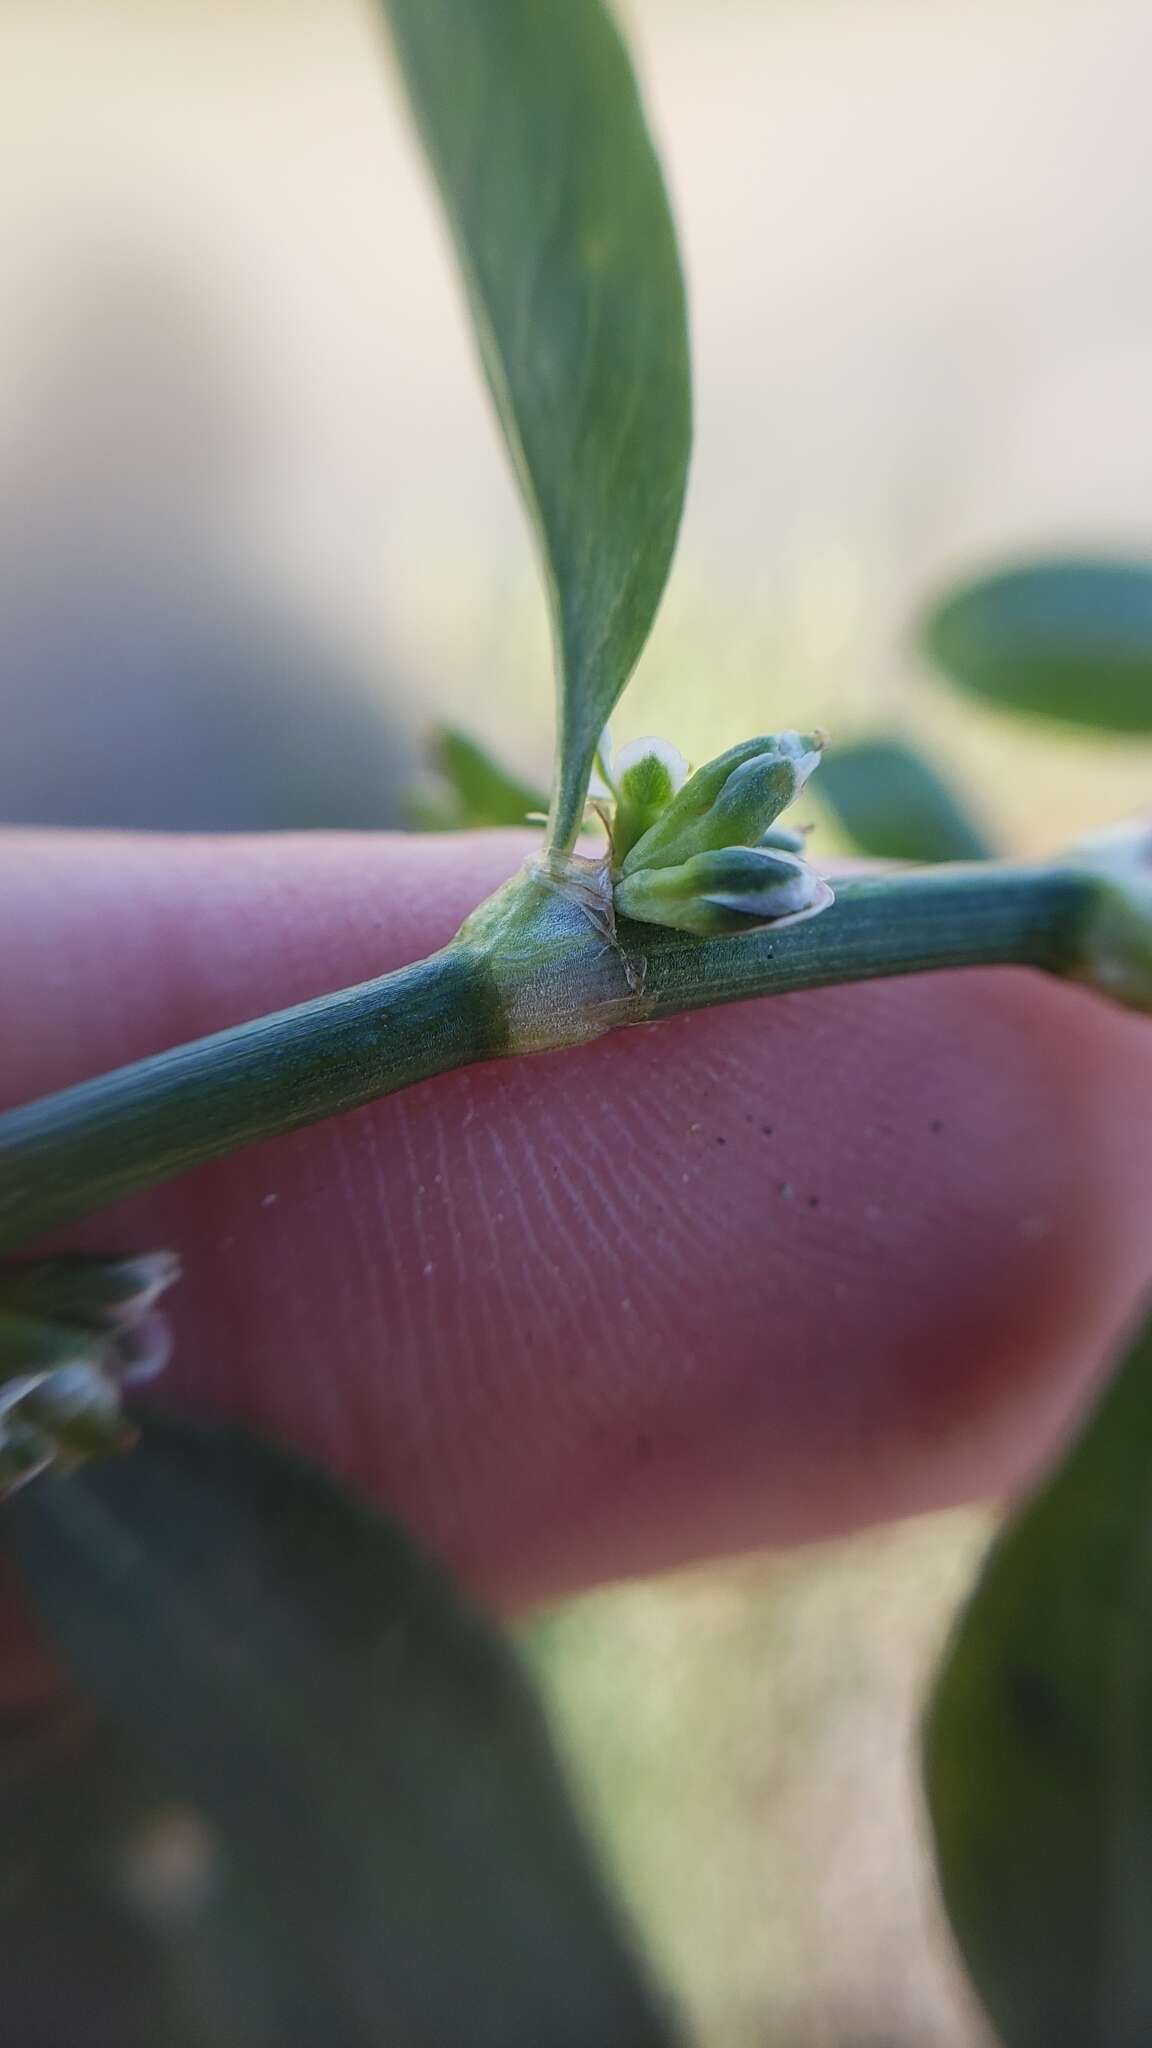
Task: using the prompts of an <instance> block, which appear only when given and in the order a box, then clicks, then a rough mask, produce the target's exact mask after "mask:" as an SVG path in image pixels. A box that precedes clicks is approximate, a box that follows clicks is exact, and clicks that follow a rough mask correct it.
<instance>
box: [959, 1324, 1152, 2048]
mask: <svg viewBox="0 0 1152 2048" xmlns="http://www.w3.org/2000/svg"><path fill="white" fill-rule="evenodd" d="M926 1771H927V1786H928V1799H929V1806H930V1809H931V1815H932V1822H933V1826H934V1829H935V1835H936V1850H937V1857H938V1861H939V1867H940V1876H941V1882H942V1884H943V1889H944V1897H945V1901H946V1903H947V1906H948V1910H949V1913H950V1914H951V1917H952V1924H953V1927H954V1929H955V1931H956V1935H957V1938H958V1940H959V1942H960V1946H961V1948H962V1950H963V1952H964V1955H965V1958H966V1960H967V1962H968V1966H969V1968H970V1970H971V1972H972V1976H973V1978H974V1979H975V1982H976V1985H977V1987H978V1989H979V1991H980V1993H981V1996H982V1997H983V1999H984V2002H985V2004H986V2006H987V2008H988V2011H989V2012H990V2014H991V2016H992V2019H993V2021H994V2023H995V2026H996V2028H997V2032H998V2036H999V2038H1000V2040H1001V2041H1002V2042H1003V2043H1004V2048H1144V2044H1146V2043H1147V2042H1149V2041H1152V1322H1150V1323H1149V1324H1148V1325H1147V1326H1146V1328H1145V1329H1144V1331H1143V1333H1142V1335H1141V1336H1140V1338H1139V1340H1138V1341H1137V1343H1136V1345H1135V1346H1134V1348H1133V1350H1132V1351H1131V1353H1130V1354H1129V1356H1128V1358H1127V1360H1126V1362H1125V1364H1124V1365H1123V1367H1122V1368H1121V1370H1120V1372H1119V1374H1118V1375H1117V1377H1116V1379H1115V1380H1114V1381H1113V1383H1112V1385H1111V1386H1110V1387H1109V1388H1108V1390H1107V1392H1106V1393H1105V1395H1104V1397H1103V1399H1102V1401H1101V1403H1100V1405H1099V1407H1098V1409H1097V1411H1096V1413H1095V1415H1094V1416H1093V1417H1092V1419H1091V1421H1090V1422H1089V1424H1088V1427H1087V1429H1086V1430H1085V1432H1084V1434H1083V1435H1082V1437H1081V1438H1080V1440H1079V1442H1078V1443H1077V1444H1076V1445H1075V1447H1074V1448H1073V1450H1072V1451H1071V1453H1070V1454H1069V1456H1068V1457H1067V1459H1066V1461H1065V1463H1064V1464H1063V1466H1062V1467H1061V1468H1060V1469H1059V1471H1058V1472H1057V1473H1056V1475H1055V1477H1054V1478H1053V1479H1051V1480H1049V1482H1048V1483H1047V1485H1045V1486H1043V1487H1042V1488H1041V1490H1040V1491H1039V1492H1038V1493H1037V1494H1036V1495H1035V1496H1034V1497H1033V1498H1032V1499H1031V1500H1030V1501H1028V1502H1026V1503H1025V1505H1024V1506H1023V1507H1022V1508H1021V1509H1019V1510H1018V1511H1017V1512H1016V1513H1015V1514H1014V1515H1013V1516H1012V1517H1011V1519H1010V1520H1009V1522H1008V1524H1007V1526H1006V1528H1005V1529H1004V1531H1003V1533H1002V1534H1001V1535H1000V1537H999V1538H998V1540H997V1541H996V1542H995V1543H994V1544H993V1547H992V1550H991V1552H990V1554H989V1557H988V1560H987V1563H986V1564H985V1566H984V1569H983V1572H982V1574H981V1576H980V1579H979V1581H978V1583H977V1587H976V1591H975V1593H974V1595H973V1597H972V1599H971V1602H970V1604H969V1606H968V1608H967V1610H966V1611H965V1613H964V1614H963V1616H962V1618H961V1621H960V1623H959V1626H958V1628H957V1631H956V1634H955V1636H954V1638H953V1641H952V1643H951V1645H950V1647H949V1650H948V1652H947V1655H946V1658H945V1660H944V1664H943V1668H942V1671H941V1673H940V1676H939V1678H938V1680H937V1683H936V1688H935V1693H934V1696H933V1698H932V1701H931V1704H930V1707H929V1710H928V1716H927V1725H926Z"/></svg>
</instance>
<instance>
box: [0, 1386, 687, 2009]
mask: <svg viewBox="0 0 1152 2048" xmlns="http://www.w3.org/2000/svg"><path fill="white" fill-rule="evenodd" d="M5 1534H6V1539H7V1543H8V1545H9V1547H10V1550H11V1553H12V1555H13V1556H14V1557H15V1559H16V1561H17V1563H18V1565H19V1567H20V1570H21V1574H22V1577H23V1579H24V1581H25V1582H26V1583H27V1585H28V1587H29V1589H30V1591H31V1594H32V1596H33V1599H34V1603H35V1609H36V1612H37V1614H38V1616H39V1617H40V1619H41V1621H42V1623H43V1624H44V1626H45V1628H46V1630H47V1632H48V1634H49V1637H50V1639H51V1640H52V1641H53V1642H54V1643H55V1644H57V1645H58V1646H59V1648H60V1650H61V1651H62V1653H63V1657H64V1661H65V1665H66V1668H67V1669H68V1670H69V1672H70V1673H71V1674H73V1675H74V1676H75V1678H76V1679H77V1681H78V1682H79V1683H80V1684H81V1685H82V1687H83V1689H84V1691H85V1694H86V1695H87V1696H88V1697H90V1698H91V1699H92V1701H93V1702H94V1703H95V1705H96V1706H97V1708H98V1709H99V1711H100V1712H101V1713H102V1714H103V1715H105V1716H106V1717H107V1720H108V1723H109V1724H110V1726H111V1727H112V1728H114V1729H115V1730H116V1731H117V1737H118V1739H120V1738H123V1739H125V1740H127V1741H128V1742H130V1743H131V1744H132V1746H133V1748H134V1749H135V1750H136V1751H138V1752H139V1755H140V1758H141V1760H142V1770H143V1773H144V1777H145V1780H146V1782H147V1781H151V1782H153V1783H157V1782H158V1783H160V1784H162V1785H163V1786H165V1787H166V1789H167V1797H168V1801H169V1803H170V1804H172V1805H174V1806H175V1807H176V1808H177V1809H178V1810H179V1811H180V1812H182V1813H184V1814H185V1815H186V1816H188V1817H189V1818H190V1820H191V1822H192V1825H193V1826H194V1828H195V1829H197V1830H198V1831H199V1837H200V1840H201V1847H202V1856H201V1861H202V1863H203V1864H204V1870H203V1877H202V1881H201V1882H199V1883H198V1884H197V1885H196V1886H195V1888H194V1890H195V1896H194V1898H193V1900H192V1902H191V1905H190V1907H189V1911H188V1914H187V1916H186V1919H187V1922H188V1924H187V1926H186V1929H185V1939H186V1941H188V1942H191V1944H192V1945H193V1946H192V1955H191V1960H192V1962H193V1964H194V1965H195V1967H194V1968H193V1969H191V1970H190V1971H189V1972H188V1981H189V1985H190V1987H191V1989H192V1990H193V1992H194V1994H195V1996H196V1998H197V1999H198V2000H199V2001H201V2015H200V2017H201V2023H202V2033H201V2034H200V2035H199V2036H198V2037H197V2038H198V2039H199V2040H202V2041H203V2042H204V2043H206V2044H211V2048H217V2044H220V2048H225V2044H227V2048H232V2044H233V2043H236V2044H239V2043H240V2042H243V2043H244V2044H245V2048H295V2044H299V2048H317V2044H318V2043H321V2042H323V2043H324V2044H325V2048H360V2044H364V2048H369V2044H372V2048H376V2044H378V2043H379V2042H380V2041H381V2039H387V2040H396V2041H399V2040H403V2041H404V2042H405V2043H406V2044H411V2048H418V2044H427V2048H453V2044H459V2048H479V2044H482V2043H489V2042H490V2043H492V2044H493V2048H495V2044H497V2043H498V2044H499V2048H515V2044H518V2043H519V2044H523V2048H539V2044H540V2043H541V2042H543V2041H547V2042H548V2043H549V2044H554V2048H562V2044H564V2043H570V2044H571V2048H587V2044H588V2043H589V2042H593V2041H595V2042H596V2043H598V2044H604V2048H609V2044H612V2043H618V2044H619V2048H642V2044H645V2043H650V2044H652V2048H658V2044H663V2043H667V2042H668V2041H669V2040H670V2039H671V2034H670V2031H669V2028H668V2026H667V2024H666V2022H665V2021H664V2019H663V2018H661V2017H660V2016H659V2015H658V2013H657V2011H656V2009H655V2007H654V2005H653V2003H652V2001H651V1999H650V1996H649V1993H648V1991H647V1989H646V1987H645V1986H644V1984H643V1982H642V1979H641V1977H640V1974H639V1972H638V1970H637V1967H636V1965H635V1964H634V1962H633V1960H632V1957H631V1955H630V1953H629V1949H628V1945H627V1943H626V1941H625V1939H624V1938H623V1936H622V1935H621V1933H620V1932H619V1930H618V1927H617V1924H616V1919H615V1915H614V1912H613V1909H612V1906H611V1904H610V1902H609V1901H608V1899H607V1898H606V1896H605V1894H604V1893H603V1891H602V1888H601V1883H600V1879H599V1876H598V1874H597V1872H596V1868H595V1865H594V1862H593V1859H592V1856H591V1854H590V1851H589V1849H588V1847H587V1845H586V1843H585V1840H584V1837H583V1834H582V1831H581V1829H580V1827H579V1825H578V1823H577V1822H576V1820H575V1818H574V1816H573V1812H572V1809H571V1806H570V1803H569V1797H568V1792H567V1788H566V1786H565V1783H564V1780H563V1777H562V1774H561V1772H560V1769H559V1767H558V1765H557V1763H556V1760H555V1756H554V1752H553V1749H552V1745H551V1742H550V1739H549V1735H548V1730H547V1727H546V1724H545V1721H544V1718H543V1715H542V1713H541V1710H540V1708H539V1705H538V1703H537V1699H536V1696H535V1694H534V1692H533V1690H532V1688H531V1686H530V1684H529V1682H528V1681H527V1679H526V1677H525V1675H524V1673H523V1671H522V1670H521V1668H520V1666H519V1664H518V1662H517V1660H516V1658H515V1655H514V1653H513V1652H512V1651H511V1650H510V1649H509V1648H508V1646H507V1645H506V1644H505V1643H504V1642H503V1641H502V1640H501V1639H500V1638H499V1637H498V1636H497V1635H496V1634H495V1632H494V1631H493V1630H492V1629H491V1627H490V1626H489V1625H488V1624H487V1623H486V1622H484V1621H482V1620H481V1618H480V1616H479V1615H478V1614H477V1613H476V1612H474V1611H473V1610H472V1609H471V1608H470V1607H469V1606H468V1604H467V1603H466V1602H465V1601H464V1600H463V1599H462V1598H461V1596H459V1595H458V1594H457V1592H456V1591H455V1589H454V1588H453V1587H452V1585H451V1584H450V1582H449V1581H448V1579H447V1578H446V1577H445V1575H444V1574H443V1573H442V1572H441V1571H440V1570H439V1569H437V1568H436V1567H435V1566H434V1565H433V1564H432V1563H431V1562H430V1561H429V1560H428V1559H427V1558H426V1557H425V1556H424V1555H423V1554H422V1553H421V1552H420V1551H419V1550H418V1549H417V1547H416V1546H415V1545H414V1544H413V1543H412V1542H411V1541H410V1540H409V1539H408V1538H407V1537H406V1536H404V1535H403V1534H402V1533H401V1532H400V1530H399V1529H397V1528H396V1527H395V1526H394V1525H392V1524H390V1523H388V1522H386V1521H385V1520H383V1519H382V1518H381V1517H380V1516H378V1515H374V1514H372V1513H370V1512H369V1511H368V1510H367V1509H366V1508H364V1507H362V1506H360V1505H358V1504H357V1503H355V1502H353V1501H352V1500H351V1499H350V1498H349V1497H348V1496H347V1495H346V1494H345V1493H344V1492H343V1491H342V1490H341V1489H340V1488H339V1487H338V1486H337V1485H336V1484H335V1483H334V1482H333V1481H331V1480H329V1479H327V1478H324V1477H322V1476H321V1475H320V1474H318V1473H316V1472H315V1471H313V1470H312V1469H311V1468H309V1467H307V1466H305V1465H304V1464H302V1463H301V1462H300V1461H299V1460H297V1459H295V1458H293V1457H290V1456H288V1455H287V1454H286V1453H284V1452H280V1451H275V1450H273V1449H272V1448H271V1447H270V1446H268V1445H266V1444H262V1443H260V1442H259V1441H257V1440H255V1439H253V1438H251V1437H249V1436H247V1435H245V1434H243V1433H242V1432H238V1431H230V1430H226V1429H206V1428H202V1427H196V1426H194V1425H192V1424H184V1423H177V1422H173V1421H165V1420H161V1419H159V1418H156V1417H151V1418H148V1419H146V1420H145V1421H144V1422H143V1423H142V1425H141V1445H140V1448H139V1450H137V1451H136V1452H135V1453H134V1454H133V1455H132V1456H130V1457H128V1458H122V1459H117V1460H112V1461H110V1462H108V1463H106V1464H101V1465H95V1466H92V1467H88V1468H86V1469H85V1470H84V1471H82V1472H81V1473H79V1474H76V1475H74V1476H73V1477H71V1478H69V1479H59V1478H47V1479H44V1480H42V1481H41V1482H40V1483H39V1484H38V1485H36V1486H33V1487H30V1488H29V1489H27V1490H26V1491H25V1492H24V1493H22V1494H19V1495H17V1496H16V1497H15V1498H14V1499H13V1500H12V1501H11V1502H10V1503H9V1504H8V1506H7V1508H6V1510H5ZM92 1846H93V1848H95V1847H96V1845H92ZM74 1848H75V1842H74V1839H73V1838H71V1837H70V1836H69V1833H68V1830H67V1829H65V1830H64V1831H63V1833H62V1835H61V1838H60V1852H61V1854H62V1856H63V1857H65V1858H71V1856H72V1854H73V1851H74ZM97 1853H99V1852H98V1850H97ZM62 1881H63V1882H65V1883H66V1879H63V1880H62ZM68 1931H69V1930H68V1924H67V1921H66V1920H65V1922H64V1924H63V1925H61V1926H59V1927H57V1928H56V1929H55V1930H54V1933H53V1932H52V1931H49V1933H48V1934H47V1936H46V1938H45V1942H44V1946H45V1948H49V1947H51V1948H53V1949H54V1952H55V1957H56V1967H57V1969H59V1970H64V1971H67V1970H75V1969H77V1968H78V1967H80V1966H81V1964H82V1962H83V1956H82V1955H80V1956H76V1955H73V1956H69V1955H68V1954H67V1952H66V1941H67V1935H68ZM79 2038H80V2039H81V2040H83V2041H85V2043H87V2042H89V2041H91V2040H92V2039H93V2036H92V2035H91V2034H87V2035H86V2034H85V2033H84V2032H83V2030H82V2031H81V2034H80V2036H79Z"/></svg>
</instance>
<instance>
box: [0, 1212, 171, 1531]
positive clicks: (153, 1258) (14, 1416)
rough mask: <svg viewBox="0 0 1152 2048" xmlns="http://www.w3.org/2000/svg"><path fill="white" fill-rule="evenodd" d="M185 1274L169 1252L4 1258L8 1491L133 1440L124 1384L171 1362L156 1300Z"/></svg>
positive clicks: (2, 1446) (2, 1455)
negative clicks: (51, 1468) (54, 1468)
mask: <svg viewBox="0 0 1152 2048" xmlns="http://www.w3.org/2000/svg"><path fill="white" fill-rule="evenodd" d="M178 1273H179V1266H178V1263H177V1261H176V1259H175V1258H174V1257H173V1256H172V1254H171V1253H170V1252H154V1253H148V1254H145V1255H143V1256H141V1257H137V1258H99V1257H75V1256H67V1257H62V1258H55V1259H34V1260H26V1261H23V1262H20V1263H16V1264H12V1265H8V1266H3V1267H0V1495H2V1494H4V1493H5V1492H8V1491H11V1490H12V1488H13V1487H15V1486H19V1485H23V1484H24V1482H25V1481H26V1480H28V1479H30V1478H32V1477H33V1476H34V1475H35V1474H36V1473H37V1472H40V1471H42V1470H43V1469H44V1467H45V1466H46V1465H51V1464H55V1463H58V1462H59V1463H64V1464H76V1463H77V1462H79V1461H80V1460H81V1459H83V1458H90V1457H95V1456H99V1455H103V1454H105V1453H107V1452H110V1451H116V1450H122V1449H124V1448H125V1446H126V1445H127V1444H129V1443H131V1441H132V1437H133V1431H132V1428H131V1425H130V1424H129V1423H128V1421H127V1420H126V1418H125V1417H124V1415H123V1414H122V1413H121V1410H120V1389H121V1387H122V1386H123V1385H124V1383H125V1382H126V1381H129V1380H136V1379H140V1378H144V1377H147V1376H148V1375H149V1374H150V1373H153V1372H156V1371H159V1370H160V1368H161V1367H162V1366H163V1364H164V1363H165V1361H166V1359H167V1356H168V1350H169V1339H168V1326H167V1323H166V1321H165V1319H164V1317H163V1316H162V1315H159V1314H157V1313H156V1311H155V1307H154V1304H155V1302H156V1300H157V1298H158V1296H159V1295H160V1294H161V1293H163V1291H164V1289H165V1288H166V1287H168V1286H170V1285H171V1283H172V1281H173V1280H175V1279H176V1278H177V1276H178Z"/></svg>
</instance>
